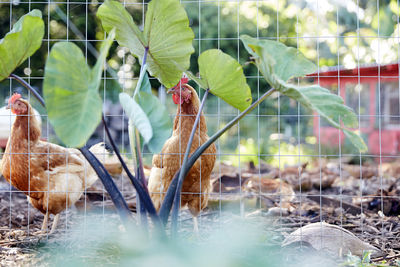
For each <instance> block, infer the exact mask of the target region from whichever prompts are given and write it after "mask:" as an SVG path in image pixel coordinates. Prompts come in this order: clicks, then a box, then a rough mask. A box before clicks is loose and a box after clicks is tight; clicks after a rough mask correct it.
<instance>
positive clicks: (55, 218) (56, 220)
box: [49, 214, 60, 235]
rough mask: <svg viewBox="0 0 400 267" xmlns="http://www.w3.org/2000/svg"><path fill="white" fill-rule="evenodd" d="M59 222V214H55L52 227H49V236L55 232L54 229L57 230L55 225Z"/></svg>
mask: <svg viewBox="0 0 400 267" xmlns="http://www.w3.org/2000/svg"><path fill="white" fill-rule="evenodd" d="M59 220H60V214H57V215H56V216H54V220H53V225H52V226H51V230H50V233H49V235H51V234H52V233H54V231H55V230H56V228H57V224H58V221H59Z"/></svg>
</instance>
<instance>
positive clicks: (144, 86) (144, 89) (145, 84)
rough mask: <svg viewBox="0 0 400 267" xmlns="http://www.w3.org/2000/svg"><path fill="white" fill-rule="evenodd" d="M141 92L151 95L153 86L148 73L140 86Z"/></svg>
mask: <svg viewBox="0 0 400 267" xmlns="http://www.w3.org/2000/svg"><path fill="white" fill-rule="evenodd" d="M140 92H146V93H151V84H150V80H149V75H148V74H147V72H145V73H144V76H143V80H142V84H141V85H140Z"/></svg>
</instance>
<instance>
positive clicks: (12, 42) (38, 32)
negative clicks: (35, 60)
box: [0, 9, 44, 81]
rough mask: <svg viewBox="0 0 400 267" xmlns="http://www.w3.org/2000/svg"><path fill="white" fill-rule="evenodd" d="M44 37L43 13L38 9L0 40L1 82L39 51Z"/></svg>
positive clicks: (15, 25)
mask: <svg viewBox="0 0 400 267" xmlns="http://www.w3.org/2000/svg"><path fill="white" fill-rule="evenodd" d="M43 35H44V23H43V20H42V12H40V11H39V10H37V9H34V10H32V11H31V12H29V13H28V14H26V15H24V16H22V17H21V18H20V19H19V20H18V21H17V22H16V23H15V24H14V26H13V28H12V30H11V31H10V32H8V33H7V34H6V36H5V37H4V38H3V39H1V40H0V81H2V80H4V79H5V78H7V77H8V76H9V75H10V74H11V73H12V72H13V71H14V69H15V68H16V67H18V66H19V65H20V64H21V63H22V62H24V61H25V60H26V59H27V58H28V57H30V56H32V55H33V53H35V51H36V50H38V49H39V47H40V46H41V44H42V38H43Z"/></svg>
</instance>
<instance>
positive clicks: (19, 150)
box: [1, 94, 116, 233]
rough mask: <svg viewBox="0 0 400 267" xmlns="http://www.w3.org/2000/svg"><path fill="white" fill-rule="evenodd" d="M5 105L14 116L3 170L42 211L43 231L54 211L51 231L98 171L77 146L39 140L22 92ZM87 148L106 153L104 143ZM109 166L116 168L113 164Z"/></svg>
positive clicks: (33, 118) (38, 132)
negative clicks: (67, 146)
mask: <svg viewBox="0 0 400 267" xmlns="http://www.w3.org/2000/svg"><path fill="white" fill-rule="evenodd" d="M8 108H10V109H11V111H12V112H13V113H14V114H16V115H17V117H16V119H15V122H14V124H13V126H12V129H11V136H10V138H9V139H8V143H7V147H6V151H5V153H4V156H3V159H2V163H1V169H2V174H3V176H4V177H5V178H6V180H7V181H8V182H9V183H10V184H12V185H13V186H14V187H16V188H18V189H19V190H21V191H22V192H23V193H25V194H26V195H27V197H28V201H29V202H30V203H31V204H32V205H33V206H34V207H35V208H36V209H38V210H39V211H41V212H42V213H43V214H45V217H44V220H43V225H42V232H45V231H46V230H47V221H48V217H49V214H54V215H55V217H54V221H53V225H52V228H51V231H50V233H53V232H54V230H55V228H56V226H57V223H58V220H59V216H60V212H61V211H63V210H65V209H66V208H68V207H70V206H71V205H73V204H74V203H75V202H76V201H77V200H78V199H79V198H80V197H81V195H82V193H83V192H84V191H85V189H86V188H87V187H89V186H91V185H92V184H93V183H94V182H95V181H96V179H97V175H96V173H95V171H94V170H93V169H92V167H91V166H90V165H89V163H88V162H87V161H86V160H85V158H84V156H83V155H82V154H81V153H80V151H79V150H77V149H73V148H65V147H62V146H59V145H56V144H52V143H49V142H45V141H41V140H40V136H41V129H40V127H39V124H38V120H37V118H36V117H35V116H34V112H33V109H32V107H31V106H30V104H29V103H28V102H27V101H26V100H24V99H22V98H21V95H19V94H14V95H13V96H12V97H11V98H10V100H9V103H8ZM90 150H91V151H92V152H93V153H95V154H97V155H98V154H103V155H104V153H105V148H104V145H103V144H97V145H95V146H92V147H91V149H90ZM99 158H100V159H102V158H104V157H99ZM115 164H116V163H115ZM115 164H114V165H115ZM109 165H110V164H109ZM109 167H110V168H114V169H115V166H111V165H110V166H109ZM106 168H107V167H106Z"/></svg>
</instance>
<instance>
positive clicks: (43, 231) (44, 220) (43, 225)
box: [41, 212, 49, 233]
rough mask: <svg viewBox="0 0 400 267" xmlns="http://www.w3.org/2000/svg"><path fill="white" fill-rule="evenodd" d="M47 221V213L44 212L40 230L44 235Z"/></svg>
mask: <svg viewBox="0 0 400 267" xmlns="http://www.w3.org/2000/svg"><path fill="white" fill-rule="evenodd" d="M48 220H49V213H48V212H46V214H45V215H44V218H43V223H42V230H41V232H42V233H46V232H47V222H48Z"/></svg>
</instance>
